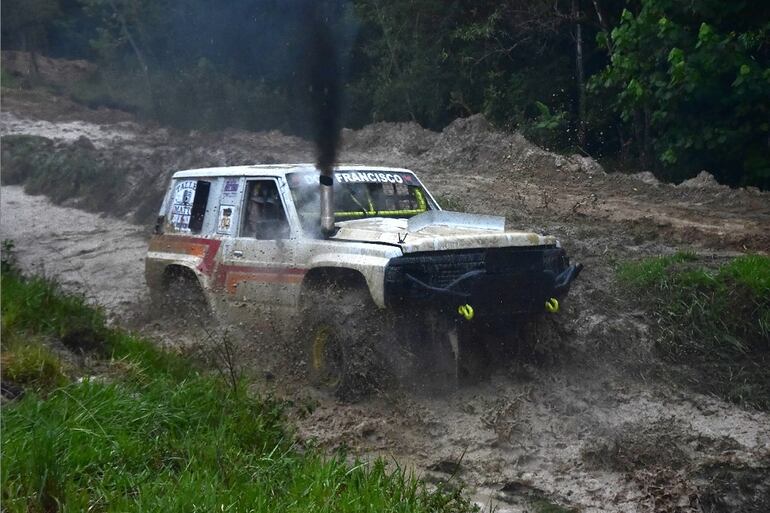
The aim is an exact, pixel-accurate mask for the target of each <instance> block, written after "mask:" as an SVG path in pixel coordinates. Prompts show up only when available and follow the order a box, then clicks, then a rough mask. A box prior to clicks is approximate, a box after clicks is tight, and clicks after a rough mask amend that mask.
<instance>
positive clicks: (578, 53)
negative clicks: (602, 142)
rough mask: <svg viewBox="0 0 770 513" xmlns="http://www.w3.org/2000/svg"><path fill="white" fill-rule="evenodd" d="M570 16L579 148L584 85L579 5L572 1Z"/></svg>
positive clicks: (582, 135) (583, 129)
mask: <svg viewBox="0 0 770 513" xmlns="http://www.w3.org/2000/svg"><path fill="white" fill-rule="evenodd" d="M572 15H573V17H574V19H575V75H576V77H577V90H578V126H577V142H578V146H580V147H581V148H582V147H583V146H585V143H586V84H585V71H584V69H583V27H582V25H581V23H580V5H579V1H578V0H572Z"/></svg>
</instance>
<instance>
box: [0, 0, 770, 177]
mask: <svg viewBox="0 0 770 513" xmlns="http://www.w3.org/2000/svg"><path fill="white" fill-rule="evenodd" d="M30 1H32V2H33V3H34V4H35V5H36V6H37V7H36V8H35V9H27V8H26V6H28V5H29V2H22V1H21V0H7V1H5V2H3V4H2V8H3V41H2V42H3V47H4V48H5V49H12V48H16V49H21V48H26V49H28V50H32V51H38V52H42V53H46V54H49V55H52V56H55V57H70V58H87V59H91V60H96V61H97V62H98V63H99V64H100V66H99V70H100V72H99V75H98V76H96V77H93V78H92V80H91V81H89V82H88V83H84V84H80V85H79V86H78V87H77V88H76V89H75V90H74V91H73V93H72V94H73V96H75V97H76V98H78V99H81V100H83V101H86V102H87V103H88V104H89V105H100V104H103V105H109V106H119V107H124V108H130V109H132V110H134V111H136V112H138V113H140V114H141V115H144V116H146V117H149V118H152V119H156V120H158V121H160V122H162V123H165V124H169V125H173V126H178V127H183V128H202V129H218V128H225V127H238V128H250V129H280V130H284V131H288V132H292V133H298V134H303V135H306V134H307V133H308V132H307V130H308V123H307V118H308V116H307V112H308V105H307V102H306V100H305V99H306V97H307V90H306V89H307V84H305V82H304V81H303V79H302V78H303V68H304V67H307V65H308V63H307V62H306V61H307V58H308V56H307V54H306V52H304V51H303V48H307V47H306V46H305V45H306V38H307V33H306V32H307V31H306V30H304V29H303V25H302V23H301V20H302V17H303V13H304V12H305V10H306V9H307V8H309V6H310V5H313V6H317V5H320V6H321V7H322V8H323V9H324V10H325V12H326V13H327V16H326V18H325V20H326V22H327V23H329V24H330V26H331V28H332V30H333V32H334V34H335V38H336V41H337V43H338V46H339V53H340V62H341V63H342V69H343V74H344V77H343V82H344V84H345V93H346V94H345V97H346V100H345V102H344V104H345V106H346V112H345V115H344V123H345V125H347V126H351V127H358V126H362V125H364V124H367V123H371V122H376V121H416V122H418V123H420V124H421V125H423V126H426V127H429V128H433V129H441V128H442V127H443V126H445V125H446V124H448V123H449V122H451V121H452V120H453V119H455V118H457V117H460V116H467V115H471V114H475V113H483V114H484V115H485V116H486V117H487V118H488V119H489V120H490V121H492V122H493V123H495V124H496V125H497V126H499V127H501V128H504V129H518V130H522V131H523V132H524V133H525V134H526V135H527V136H529V137H531V138H533V139H534V140H536V141H537V142H538V143H540V144H543V145H545V146H547V147H549V148H554V149H561V150H565V151H579V152H584V153H588V154H591V155H593V156H596V157H600V158H602V157H604V158H606V159H607V164H608V166H609V167H612V166H613V162H614V163H616V164H617V165H619V166H620V167H622V168H631V169H633V168H639V167H643V168H645V169H650V170H652V171H654V172H656V173H657V174H658V175H660V176H662V177H664V178H668V179H672V180H679V179H683V178H686V177H688V176H693V175H694V174H696V173H697V172H699V171H700V170H701V169H707V170H709V171H710V172H712V173H714V174H715V175H716V176H717V177H718V178H719V179H720V180H722V181H724V182H727V183H731V184H755V185H759V186H762V187H765V188H767V187H768V186H770V183H769V181H768V180H770V178H769V177H770V171H769V169H770V164H769V161H770V157H769V155H770V142H769V140H770V139H769V138H770V132H769V131H768V119H770V105H769V102H770V71H769V69H770V45H768V43H767V41H768V40H770V37H769V36H770V4H767V3H766V2H755V1H752V0H737V1H730V2H728V1H727V0H691V1H688V2H680V1H677V0H495V1H493V0H451V1H448V2H447V1H441V0H391V1H386V0H322V1H321V2H311V1H310V0H293V1H288V2H287V1H280V0H236V1H233V2H228V3H227V5H223V4H222V3H219V2H215V1H213V0H30ZM586 89H587V90H588V94H586Z"/></svg>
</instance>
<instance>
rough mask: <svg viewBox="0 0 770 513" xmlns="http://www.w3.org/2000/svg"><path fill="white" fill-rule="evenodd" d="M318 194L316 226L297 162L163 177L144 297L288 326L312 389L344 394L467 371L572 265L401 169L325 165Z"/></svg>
mask: <svg viewBox="0 0 770 513" xmlns="http://www.w3.org/2000/svg"><path fill="white" fill-rule="evenodd" d="M323 178H324V177H323V176H322V177H321V183H322V184H323V183H324V181H323ZM331 184H332V182H331V181H329V180H327V182H326V185H327V186H329V185H331ZM329 189H332V187H329ZM333 191H334V195H333V196H332V198H333V199H331V200H330V201H331V202H332V206H327V209H329V208H330V209H332V211H333V212H334V224H333V227H332V229H331V230H329V229H327V230H325V231H324V230H321V224H320V223H319V215H320V212H322V211H323V208H321V202H322V201H323V198H324V197H325V196H324V194H323V186H321V187H319V171H318V170H317V169H316V167H315V166H314V165H312V164H297V165H269V166H238V167H222V168H209V169H195V170H189V171H179V172H177V173H175V174H174V175H173V178H172V180H171V184H170V187H169V189H168V192H167V194H166V196H165V199H164V201H163V205H162V207H161V210H160V215H159V218H158V223H157V226H156V234H155V236H154V237H153V238H152V241H151V243H150V247H149V252H148V254H147V259H146V278H147V283H148V285H149V287H150V290H151V291H152V292H153V293H154V294H155V296H158V297H160V298H162V297H163V296H164V295H165V294H166V293H167V292H168V291H169V289H179V288H180V287H181V288H182V289H183V295H184V297H185V298H186V299H196V301H188V302H185V304H187V305H197V306H192V307H191V308H199V309H200V310H201V311H203V310H208V311H210V312H213V314H214V316H215V317H217V318H224V317H233V315H234V312H235V313H236V314H239V315H240V316H241V317H242V316H246V317H249V318H250V319H251V320H252V321H263V322H264V323H266V324H271V325H272V327H273V328H276V327H278V328H286V327H287V326H292V327H294V328H295V329H299V336H298V337H296V338H297V339H299V340H303V341H305V342H306V345H305V350H306V353H305V354H304V355H302V356H300V357H299V358H302V359H303V360H304V361H306V362H308V372H309V376H310V378H311V380H312V381H313V382H315V383H317V384H324V385H331V386H334V387H336V388H337V390H338V392H339V393H340V394H341V395H350V394H353V395H355V394H359V393H365V392H366V391H367V390H370V389H371V387H372V386H376V385H378V384H381V383H382V379H388V378H389V377H394V376H395V377H399V378H404V377H407V376H412V377H414V376H422V377H423V380H424V381H427V382H437V381H441V380H436V379H434V377H436V376H438V375H441V377H442V378H448V380H449V381H450V382H451V381H452V380H453V379H456V378H457V377H462V376H463V375H464V374H472V373H473V369H472V365H470V362H477V361H478V355H479V354H481V353H484V352H485V351H486V349H488V347H486V346H485V344H486V342H485V337H484V334H485V333H487V334H488V333H500V329H499V327H501V326H502V327H503V328H505V327H506V326H509V325H510V326H513V325H515V323H517V322H519V321H520V320H521V319H523V318H526V317H531V316H532V315H534V314H539V313H541V312H544V311H546V310H550V311H553V310H556V309H558V302H559V301H560V300H561V299H562V298H563V297H564V296H565V295H566V294H567V292H568V290H569V288H570V284H571V283H572V281H573V280H574V279H575V278H576V277H577V275H578V274H579V272H580V269H581V266H580V265H579V264H573V265H570V263H569V260H568V258H567V256H566V254H565V252H564V250H563V249H562V248H561V247H560V244H559V242H558V241H557V240H556V239H555V238H554V237H552V236H543V235H540V234H537V233H531V232H523V231H515V230H506V228H505V220H504V218H502V217H496V216H487V215H472V214H464V213H457V212H447V211H443V210H442V209H441V207H440V206H439V205H438V203H437V202H436V200H435V199H434V198H433V196H431V194H430V192H428V190H427V189H425V187H424V186H423V185H422V183H421V182H420V180H419V179H418V178H417V177H416V176H415V174H414V173H412V172H411V171H409V170H407V169H396V168H384V167H374V166H347V165H345V166H338V167H336V168H335V170H334V175H333ZM327 197H328V196H327ZM327 201H329V200H327ZM327 211H328V210H327ZM176 297H177V298H178V297H179V295H178V294H177V295H176ZM244 306H246V307H247V308H244ZM493 336H495V337H496V336H497V335H493ZM426 376H427V378H426Z"/></svg>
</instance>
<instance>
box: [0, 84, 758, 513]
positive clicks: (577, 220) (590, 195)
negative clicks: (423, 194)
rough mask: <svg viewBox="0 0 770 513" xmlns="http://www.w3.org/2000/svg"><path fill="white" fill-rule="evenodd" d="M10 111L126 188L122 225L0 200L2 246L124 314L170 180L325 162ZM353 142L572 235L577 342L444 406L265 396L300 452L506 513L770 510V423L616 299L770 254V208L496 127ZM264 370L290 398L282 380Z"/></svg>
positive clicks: (565, 341)
mask: <svg viewBox="0 0 770 513" xmlns="http://www.w3.org/2000/svg"><path fill="white" fill-rule="evenodd" d="M3 108H4V111H3V112H2V113H1V114H0V116H1V117H0V121H1V122H2V132H1V133H2V135H4V136H6V135H10V134H24V135H37V136H42V137H45V138H47V139H49V140H50V141H48V142H45V143H44V146H43V147H44V148H47V151H49V152H51V153H52V154H55V155H57V158H59V157H61V155H62V154H63V153H67V152H71V153H72V155H76V156H77V158H83V159H86V160H88V159H91V160H94V161H97V162H99V163H100V166H93V168H92V169H93V170H96V171H94V172H97V171H98V170H102V169H106V168H117V169H119V170H120V171H121V174H123V175H125V176H124V181H123V182H121V185H120V186H121V187H122V188H123V189H122V193H121V194H118V195H116V196H115V201H113V202H111V203H110V205H109V208H102V207H96V206H95V205H99V204H100V203H99V202H97V201H95V198H93V197H92V196H91V195H93V194H95V192H94V191H93V189H88V188H74V189H72V190H74V191H75V193H73V194H74V195H73V196H71V197H66V198H62V199H61V201H62V202H63V203H64V207H60V206H55V205H52V204H51V203H50V202H49V201H48V200H46V199H44V198H40V197H32V196H29V195H25V194H24V193H22V192H21V190H20V189H19V188H9V187H3V190H2V237H3V238H12V239H14V240H15V241H16V243H17V246H18V248H19V251H18V253H19V256H20V258H21V260H22V264H23V265H24V266H25V267H27V268H34V267H35V265H36V262H43V263H44V269H45V271H46V272H47V273H48V274H52V275H54V276H57V277H59V279H63V280H64V281H65V282H66V283H67V284H70V285H71V286H72V287H76V288H77V287H80V289H81V290H83V291H84V292H86V294H88V295H89V296H91V297H93V298H94V299H95V300H97V301H99V302H100V303H102V304H105V305H107V306H108V307H109V308H111V309H112V310H113V311H115V312H116V313H119V314H120V313H121V312H124V311H126V310H128V309H130V308H131V304H132V302H133V303H134V304H135V303H136V302H141V301H142V297H143V294H144V289H143V285H142V279H141V273H142V261H141V258H142V253H143V246H144V242H143V236H144V233H146V231H145V230H146V227H147V224H146V223H147V221H150V220H152V219H153V218H154V215H155V209H157V206H158V204H159V202H160V200H159V198H160V196H161V195H162V192H163V189H164V188H165V186H166V183H167V180H168V176H169V175H170V173H171V172H173V171H174V170H177V169H183V168H191V167H205V166H210V165H235V164H246V163H271V162H285V161H310V160H312V158H313V155H312V147H311V146H310V145H309V144H308V143H307V142H306V141H303V140H301V139H298V138H294V137H288V136H285V135H283V134H280V133H275V132H271V133H249V132H242V131H225V132H220V133H213V134H211V133H209V134H202V133H177V132H174V131H171V130H167V129H164V128H160V127H157V126H149V125H144V124H140V123H138V122H137V121H135V120H132V119H131V118H130V116H127V115H126V114H125V113H114V112H112V111H108V110H101V111H91V110H88V109H84V108H83V107H80V106H78V105H75V104H73V103H71V102H69V101H68V100H66V99H63V98H57V97H52V96H50V95H47V94H45V93H40V92H35V91H32V92H29V91H27V92H25V91H21V92H18V91H17V92H10V93H5V94H4V99H3ZM84 138H85V139H84ZM344 140H345V145H344V148H343V153H342V160H343V161H346V162H359V163H361V162H364V163H371V164H385V165H397V166H405V167H410V168H412V169H414V170H416V171H417V172H418V173H419V174H420V175H421V176H422V177H423V178H424V180H425V181H426V182H427V184H428V185H429V187H430V188H431V189H432V190H433V191H434V192H435V193H437V194H438V196H439V197H440V198H442V199H444V200H446V201H448V202H449V203H451V204H453V205H455V206H459V207H461V208H465V209H467V210H470V211H474V212H485V213H497V214H504V215H506V216H507V217H508V220H509V223H511V224H513V225H516V226H522V227H527V228H534V229H537V230H544V231H548V232H551V233H556V234H557V235H559V236H560V238H561V241H562V244H563V245H564V246H565V247H566V248H568V250H569V252H570V254H571V255H572V256H573V258H575V259H577V260H579V261H581V262H583V263H584V264H586V269H585V271H584V272H583V274H582V275H581V277H580V279H579V280H578V282H577V283H576V285H575V287H574V288H573V291H572V293H571V295H570V297H569V298H568V299H567V301H566V302H565V308H564V310H563V311H562V312H561V313H560V315H559V317H558V321H556V322H554V323H553V324H552V325H551V327H550V329H551V330H555V332H556V334H557V335H558V337H556V338H558V340H559V341H560V342H559V344H558V345H557V346H555V347H554V348H552V350H551V352H550V356H551V358H550V360H549V362H548V363H546V364H544V363H542V362H535V361H518V362H511V363H510V366H509V367H507V368H499V369H498V370H496V371H495V372H494V374H493V375H492V376H490V379H489V380H488V381H485V382H483V383H481V384H479V385H476V386H473V387H468V388H465V389H463V390H461V391H458V392H456V393H454V394H448V395H446V396H442V397H435V396H429V395H427V394H421V393H420V392H419V391H410V392H408V393H407V392H406V391H398V390H394V391H392V392H390V393H389V394H387V395H384V396H379V397H375V398H372V399H371V400H368V401H365V402H363V403H360V404H357V405H345V404H339V403H337V402H336V401H334V400H333V399H331V398H329V397H326V396H324V395H321V394H319V393H318V392H316V391H314V390H312V389H309V388H305V387H303V386H302V385H301V384H297V383H282V382H281V380H280V379H272V380H269V381H266V382H265V383H258V384H257V385H256V386H258V387H268V388H269V387H276V389H277V390H276V392H277V393H282V394H291V395H292V396H293V397H294V399H295V403H296V404H303V405H305V406H303V407H302V408H298V411H297V422H298V424H299V429H300V433H301V434H302V435H303V436H306V437H313V438H316V439H317V440H318V441H319V442H320V443H321V444H323V445H324V446H326V447H329V448H333V447H339V446H345V447H348V448H350V449H352V451H353V452H354V453H356V454H359V455H362V456H364V457H366V456H368V455H372V454H382V455H386V456H391V457H393V458H395V459H396V460H397V461H398V462H400V463H403V464H407V465H411V466H413V467H414V468H415V469H416V470H417V471H418V472H420V473H421V474H423V475H424V476H425V477H426V478H427V479H434V480H442V481H445V480H449V481H450V483H453V482H462V483H464V484H466V485H467V486H468V487H469V490H470V491H471V492H472V493H474V494H475V495H476V496H477V497H479V498H480V500H484V501H485V502H486V501H488V500H490V499H494V500H495V501H496V502H497V503H498V505H499V507H500V509H499V511H517V512H518V511H533V510H535V507H536V506H535V505H537V504H541V503H546V504H547V503H554V504H560V505H562V506H566V507H571V508H576V509H577V510H578V511H582V512H603V511H613V512H624V513H625V512H653V511H655V512H657V511H671V512H674V511H677V512H689V511H693V512H707V511H708V512H731V511H756V512H760V511H767V510H768V508H770V492H768V490H770V477H768V476H770V453H769V450H770V449H768V448H769V447H770V415H768V414H767V413H763V412H754V411H745V410H742V409H741V408H739V407H737V406H735V405H732V404H728V403H725V402H723V401H721V400H718V399H716V398H713V397H707V396H704V395H700V394H698V393H696V392H693V391H692V389H691V388H682V387H681V386H680V385H679V384H677V383H678V382H677V383H675V382H673V380H672V379H671V376H672V375H674V374H676V373H684V372H685V370H684V369H673V368H670V367H669V366H667V365H666V364H663V363H661V362H660V361H659V360H658V359H657V358H656V357H655V355H654V353H653V351H652V346H653V344H654V330H653V329H652V327H651V326H650V325H649V324H648V323H649V319H648V317H647V316H646V314H645V312H644V310H643V309H642V308H641V307H640V306H639V305H637V304H635V303H634V298H629V297H625V295H624V291H623V290H622V289H620V288H619V287H618V285H617V284H616V282H615V279H614V265H615V263H616V262H617V261H620V260H624V259H628V258H635V257H638V256H643V255H651V254H660V253H670V252H673V251H675V250H677V249H682V248H688V249H693V250H695V251H696V252H698V253H700V254H702V255H709V256H712V257H714V258H717V259H719V258H724V257H726V256H729V255H733V254H735V252H737V251H746V250H751V251H767V250H768V248H770V239H768V237H769V235H768V233H767V229H766V227H767V226H770V195H768V194H767V193H760V192H759V191H755V190H743V189H740V190H737V189H729V188H726V187H722V186H719V185H717V184H714V183H712V182H711V181H710V180H709V179H708V176H706V175H702V176H701V177H700V178H698V179H694V180H692V181H689V182H687V183H685V184H681V185H679V186H674V185H668V184H661V183H659V182H658V181H657V180H655V179H654V177H651V176H650V175H649V174H646V173H640V174H639V175H635V176H628V175H607V174H605V173H604V172H603V170H602V169H601V167H600V166H598V165H597V164H596V163H595V162H593V161H592V160H590V159H587V158H584V157H580V156H573V157H563V156H559V155H555V154H553V153H550V152H547V151H545V150H542V149H540V148H538V147H536V146H534V145H532V144H531V143H529V142H528V141H526V140H525V139H524V138H523V137H522V136H520V135H518V134H504V133H500V132H496V131H494V130H492V129H491V127H489V125H488V124H487V123H486V122H485V121H484V120H483V119H482V118H480V117H472V118H468V119H463V120H458V121H456V122H455V123H453V124H452V125H450V126H448V127H447V128H446V129H445V130H444V131H443V132H441V133H435V132H430V131H427V130H424V129H422V128H420V127H419V126H417V125H415V124H410V123H406V124H393V123H382V124H375V125H371V126H369V127H366V128H364V129H362V130H358V131H345V133H344ZM6 141H7V139H6ZM6 141H4V143H3V153H4V155H3V156H4V165H5V164H6V163H7V162H8V160H7V158H8V154H7V147H8V146H9V145H7V144H6ZM68 155H69V154H67V155H65V157H67V156H68ZM68 158H69V157H68ZM57 162H59V161H57ZM67 162H69V161H67ZM105 166H106V167H105ZM5 171H6V170H5V169H4V172H5ZM4 174H5V173H4ZM75 176H81V175H75ZM30 185H31V184H30V183H28V184H27V186H28V187H29V186H30ZM40 187H41V189H39V190H41V192H42V191H45V188H44V186H43V185H40ZM96 192H98V191H96ZM67 206H78V207H80V209H91V210H101V211H105V210H106V211H108V212H109V213H110V214H113V215H118V216H123V217H125V219H127V220H132V219H138V220H140V221H142V222H143V223H144V224H143V226H137V225H135V224H130V223H127V222H124V221H120V220H116V219H111V218H105V217H100V216H98V215H94V214H87V213H84V212H82V210H75V209H72V208H67ZM536 336H537V335H536ZM249 342H250V343H251V342H254V344H252V345H254V346H255V347H256V346H258V345H259V340H257V341H249ZM258 361H259V360H258V358H254V362H257V363H254V365H255V366H257V367H258V366H259V363H258ZM259 370H260V371H265V372H264V374H265V375H269V376H271V377H273V378H274V377H275V376H276V373H277V371H278V370H279V369H274V368H265V369H262V368H259ZM300 410H301V411H300ZM300 413H301V414H300Z"/></svg>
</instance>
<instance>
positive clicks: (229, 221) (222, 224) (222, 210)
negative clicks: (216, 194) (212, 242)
mask: <svg viewBox="0 0 770 513" xmlns="http://www.w3.org/2000/svg"><path fill="white" fill-rule="evenodd" d="M233 212H235V207H234V206H232V205H219V222H218V223H217V233H230V230H231V229H232V226H233Z"/></svg>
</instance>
